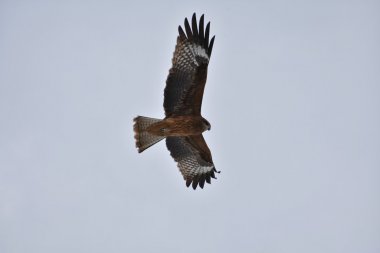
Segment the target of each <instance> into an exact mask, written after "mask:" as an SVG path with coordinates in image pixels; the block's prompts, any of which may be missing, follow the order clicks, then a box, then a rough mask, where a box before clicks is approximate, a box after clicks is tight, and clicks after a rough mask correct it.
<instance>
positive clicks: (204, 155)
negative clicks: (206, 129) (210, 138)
mask: <svg viewBox="0 0 380 253" xmlns="http://www.w3.org/2000/svg"><path fill="white" fill-rule="evenodd" d="M166 146H167V147H168V149H169V151H170V155H171V156H172V157H173V158H174V160H175V161H176V162H177V165H178V168H179V170H180V171H181V173H182V176H183V178H184V179H185V180H186V186H187V187H189V186H190V185H191V184H192V187H193V189H194V190H195V189H196V188H197V186H198V184H199V186H200V187H201V188H203V186H204V184H205V182H207V183H209V184H211V178H215V179H216V177H215V172H218V171H217V170H216V169H215V166H214V163H213V162H212V158H211V152H210V149H209V148H208V147H207V144H206V142H205V140H204V138H203V136H202V135H201V134H200V135H192V136H185V137H173V136H170V137H167V138H166Z"/></svg>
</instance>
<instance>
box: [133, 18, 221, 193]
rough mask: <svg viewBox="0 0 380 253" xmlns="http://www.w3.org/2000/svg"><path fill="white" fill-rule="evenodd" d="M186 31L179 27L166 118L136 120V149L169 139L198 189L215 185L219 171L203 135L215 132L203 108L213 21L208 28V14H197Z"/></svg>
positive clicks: (184, 172) (185, 173)
mask: <svg viewBox="0 0 380 253" xmlns="http://www.w3.org/2000/svg"><path fill="white" fill-rule="evenodd" d="M184 27H185V31H184V30H183V29H182V27H181V26H179V27H178V32H179V35H178V37H177V44H176V47H175V51H174V54H173V59H172V68H171V69H170V70H169V75H168V77H167V80H166V87H165V90H164V110H165V116H166V117H165V118H164V119H163V120H161V119H154V118H148V117H143V116H138V117H136V118H134V120H133V121H134V126H133V128H134V132H135V139H136V147H137V149H138V152H139V153H141V152H143V151H144V150H145V149H147V148H149V147H150V146H152V145H154V144H155V143H157V142H159V141H160V140H162V139H164V138H166V146H167V148H168V149H169V151H170V155H171V156H172V157H173V158H174V160H175V161H176V162H177V165H178V168H179V170H180V171H181V173H182V175H183V178H184V179H185V181H186V186H187V187H189V186H190V185H192V187H193V189H194V190H195V189H196V188H197V186H198V185H199V186H200V187H201V188H203V186H204V184H205V182H207V183H209V184H210V183H211V178H215V179H216V177H215V172H217V173H219V172H218V171H217V170H216V169H215V166H214V163H213V161H212V157H211V152H210V149H209V148H208V146H207V144H206V142H205V140H204V138H203V136H202V133H203V132H204V131H206V130H210V129H211V125H210V123H209V122H208V121H207V120H206V119H205V118H203V117H202V115H201V106H202V98H203V91H204V88H205V84H206V79H207V67H208V64H209V61H210V56H211V51H212V47H213V44H214V39H215V36H214V37H212V38H211V40H209V34H210V22H208V23H207V25H206V29H204V15H202V16H201V18H200V20H199V27H198V24H197V18H196V15H195V13H194V14H193V17H192V20H191V26H190V24H189V21H188V20H187V18H185V26H184Z"/></svg>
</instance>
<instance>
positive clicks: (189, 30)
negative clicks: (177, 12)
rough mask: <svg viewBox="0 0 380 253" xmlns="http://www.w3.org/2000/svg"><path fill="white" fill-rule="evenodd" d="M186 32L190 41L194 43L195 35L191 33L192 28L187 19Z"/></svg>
mask: <svg viewBox="0 0 380 253" xmlns="http://www.w3.org/2000/svg"><path fill="white" fill-rule="evenodd" d="M185 30H186V34H187V38H188V39H189V40H190V41H192V40H193V33H192V32H191V28H190V25H189V21H188V20H187V18H185Z"/></svg>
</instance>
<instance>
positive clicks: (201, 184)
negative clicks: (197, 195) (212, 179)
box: [199, 175, 206, 189]
mask: <svg viewBox="0 0 380 253" xmlns="http://www.w3.org/2000/svg"><path fill="white" fill-rule="evenodd" d="M205 180H206V177H205V176H204V175H202V177H201V178H200V180H199V187H201V188H202V189H203V186H204V185H205Z"/></svg>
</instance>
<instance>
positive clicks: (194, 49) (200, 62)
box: [164, 13, 215, 116]
mask: <svg viewBox="0 0 380 253" xmlns="http://www.w3.org/2000/svg"><path fill="white" fill-rule="evenodd" d="M203 19H204V16H203V15H202V16H201V18H200V20H199V29H198V27H197V19H196V16H195V13H194V14H193V17H192V24H191V26H192V28H190V25H189V22H188V21H187V18H186V19H185V30H186V34H185V32H184V31H183V30H182V27H181V26H179V27H178V31H179V36H178V37H177V45H176V47H175V51H174V54H173V59H172V64H173V65H172V68H171V69H170V70H169V75H168V78H167V80H166V87H165V91H164V96H165V97H164V109H165V114H166V116H172V115H191V114H192V115H199V114H200V112H201V105H202V97H203V91H204V87H205V84H206V79H207V66H208V63H209V61H210V56H211V51H212V46H213V44H214V39H215V36H214V37H212V39H211V41H210V42H209V33H210V22H208V24H207V26H206V32H205V31H204V21H203Z"/></svg>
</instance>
